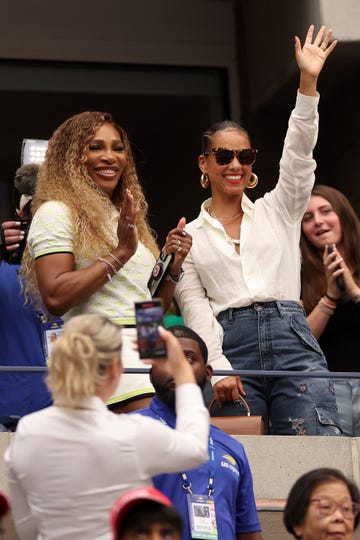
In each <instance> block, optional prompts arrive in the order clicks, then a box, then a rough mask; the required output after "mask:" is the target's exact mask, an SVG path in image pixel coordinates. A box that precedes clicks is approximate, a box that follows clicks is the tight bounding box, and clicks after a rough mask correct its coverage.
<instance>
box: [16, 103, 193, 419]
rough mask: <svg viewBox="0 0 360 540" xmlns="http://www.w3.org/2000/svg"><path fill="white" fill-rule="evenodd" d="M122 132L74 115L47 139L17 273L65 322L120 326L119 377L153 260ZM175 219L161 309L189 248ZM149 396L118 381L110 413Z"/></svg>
mask: <svg viewBox="0 0 360 540" xmlns="http://www.w3.org/2000/svg"><path fill="white" fill-rule="evenodd" d="M147 209H148V206H147V203H146V200H145V197H144V194H143V191H142V188H141V185H140V182H139V180H138V176H137V173H136V168H135V163H134V159H133V155H132V151H131V147H130V142H129V139H128V136H127V134H126V132H125V130H124V129H123V128H122V127H121V126H119V125H118V124H116V123H115V121H114V120H113V118H112V116H111V115H110V114H109V113H104V112H96V111H95V112H94V111H93V112H83V113H80V114H77V115H75V116H73V117H71V118H69V119H68V120H66V121H65V122H64V123H63V124H61V125H60V126H59V127H58V128H57V130H56V131H55V132H54V134H53V135H52V137H51V138H50V140H49V143H48V148H47V151H46V156H45V161H44V163H43V164H42V166H41V171H40V174H39V179H38V182H37V186H36V191H35V195H34V199H33V203H32V211H33V220H32V222H31V226H30V230H29V235H28V247H27V248H26V249H25V253H24V257H23V262H22V266H21V273H22V275H23V277H24V280H25V285H26V291H27V293H28V295H29V296H31V295H35V296H36V295H39V293H40V295H41V297H42V301H43V303H44V304H45V306H46V308H47V309H48V311H49V312H50V313H53V314H55V315H58V316H61V317H63V319H64V320H68V319H69V318H70V317H72V316H74V315H77V314H80V313H99V314H101V315H104V316H106V317H109V318H111V319H112V320H113V321H114V322H116V323H117V324H119V325H122V326H123V328H124V331H123V340H124V349H125V350H127V352H126V354H124V358H125V362H126V365H125V367H127V368H143V367H144V365H143V363H142V362H141V361H140V360H139V358H138V353H137V352H136V351H134V350H133V346H132V341H133V339H135V319H134V302H135V301H144V300H148V299H150V298H151V295H150V291H149V288H148V280H149V278H150V275H151V272H152V268H153V266H154V263H155V258H156V257H157V255H158V253H159V249H158V246H157V244H156V241H155V237H154V234H153V232H152V230H151V229H150V226H149V223H148V220H147ZM184 226H185V218H181V219H180V220H179V222H178V224H177V227H176V228H175V229H172V230H171V231H170V232H169V234H168V236H167V239H166V242H165V246H164V250H165V251H166V252H167V253H175V259H174V261H173V263H172V267H171V269H170V273H169V276H168V279H166V280H165V281H164V283H163V285H162V287H161V289H160V290H159V293H158V296H160V297H161V298H162V299H163V301H164V307H165V310H166V309H167V307H168V306H169V304H170V302H171V300H172V297H173V293H174V289H175V286H176V284H177V282H178V281H179V279H180V277H181V275H182V274H181V266H182V263H183V260H184V258H185V256H186V254H187V253H188V250H189V249H190V246H191V237H190V235H188V234H187V233H186V232H185V231H184ZM153 393H154V389H153V388H152V387H151V385H150V384H149V380H148V376H147V374H146V373H138V374H135V373H131V374H125V375H124V377H122V379H121V382H120V386H119V388H116V389H115V390H114V395H113V396H109V406H111V407H112V409H113V410H115V411H117V412H124V411H128V410H133V409H137V408H139V407H140V406H144V405H146V404H147V403H148V402H149V400H150V397H151V396H152V395H153Z"/></svg>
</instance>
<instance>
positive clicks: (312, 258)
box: [300, 184, 360, 313]
mask: <svg viewBox="0 0 360 540" xmlns="http://www.w3.org/2000/svg"><path fill="white" fill-rule="evenodd" d="M311 195H316V196H319V197H323V198H324V199H326V200H327V201H328V202H329V203H330V204H331V206H332V207H333V209H334V211H335V213H336V214H337V216H338V218H339V221H340V225H341V230H342V245H343V248H344V259H345V262H346V264H347V266H349V267H350V268H352V269H353V270H354V271H359V270H360V223H359V218H358V216H357V214H356V212H355V210H354V209H353V207H352V206H351V204H350V202H349V200H348V199H347V198H346V196H345V195H344V194H343V193H341V191H339V190H338V189H335V188H333V187H330V186H326V185H324V184H318V185H316V186H314V188H313V189H312V192H311ZM300 248H301V257H302V263H301V283H302V299H303V302H304V308H305V311H306V313H310V312H311V311H312V310H313V309H314V307H315V306H316V304H317V302H318V301H319V298H321V297H322V296H323V295H324V294H325V292H326V277H325V271H324V264H323V259H322V253H321V252H320V251H319V250H318V249H317V248H316V247H315V246H314V245H313V244H311V242H309V240H308V239H307V237H306V236H305V234H304V232H303V231H302V230H301V238H300ZM356 281H357V282H358V283H359V280H358V279H356Z"/></svg>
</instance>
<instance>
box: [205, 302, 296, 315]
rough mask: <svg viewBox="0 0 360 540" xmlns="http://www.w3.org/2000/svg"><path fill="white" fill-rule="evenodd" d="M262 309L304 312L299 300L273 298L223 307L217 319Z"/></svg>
mask: <svg viewBox="0 0 360 540" xmlns="http://www.w3.org/2000/svg"><path fill="white" fill-rule="evenodd" d="M263 310H269V311H274V310H275V311H278V312H279V314H280V315H281V314H282V313H285V312H286V313H294V312H296V313H301V314H304V310H303V308H302V306H301V305H300V304H299V302H296V301H295V300H273V301H271V302H254V303H253V304H249V305H248V306H241V307H229V308H227V309H224V311H220V313H219V314H218V316H217V317H216V318H217V319H219V318H222V317H227V316H233V315H235V314H236V313H253V312H258V311H263Z"/></svg>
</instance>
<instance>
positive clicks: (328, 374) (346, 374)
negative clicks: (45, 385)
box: [0, 365, 360, 379]
mask: <svg viewBox="0 0 360 540" xmlns="http://www.w3.org/2000/svg"><path fill="white" fill-rule="evenodd" d="M149 369H150V368H125V369H124V373H149ZM47 370H48V368H47V366H1V365H0V373H7V372H11V373H42V372H44V373H46V372H47ZM213 375H215V376H216V375H217V376H219V375H220V376H222V375H223V376H225V377H229V376H231V375H239V377H297V378H303V377H309V378H314V379H360V372H359V371H275V370H274V371H271V370H268V371H266V370H264V371H263V370H257V369H249V370H245V369H234V370H227V369H215V370H214V372H213Z"/></svg>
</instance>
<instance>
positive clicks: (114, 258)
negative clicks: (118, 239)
mask: <svg viewBox="0 0 360 540" xmlns="http://www.w3.org/2000/svg"><path fill="white" fill-rule="evenodd" d="M108 255H109V257H111V258H112V260H113V261H115V262H116V263H117V264H118V265H119V268H118V270H117V272H119V270H121V268H122V267H123V266H124V265H123V263H122V262H121V261H120V259H118V258H117V257H116V255H114V254H113V253H108Z"/></svg>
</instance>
